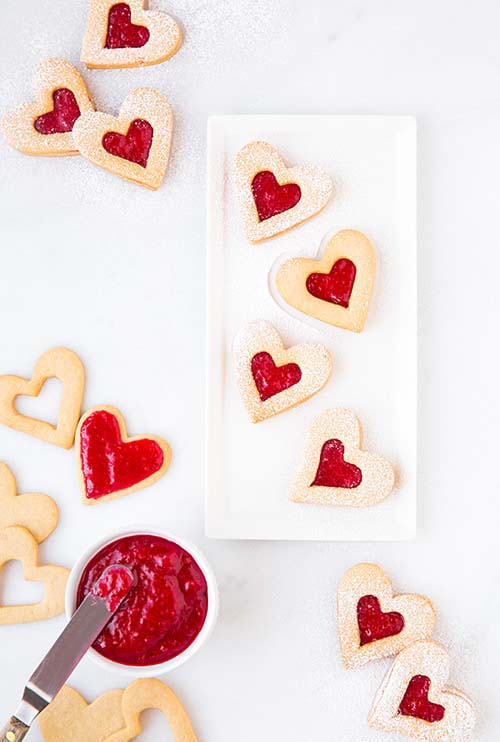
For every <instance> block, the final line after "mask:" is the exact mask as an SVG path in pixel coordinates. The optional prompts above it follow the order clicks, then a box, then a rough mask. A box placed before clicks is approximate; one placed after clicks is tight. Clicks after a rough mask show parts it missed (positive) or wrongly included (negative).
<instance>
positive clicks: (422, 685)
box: [398, 675, 445, 724]
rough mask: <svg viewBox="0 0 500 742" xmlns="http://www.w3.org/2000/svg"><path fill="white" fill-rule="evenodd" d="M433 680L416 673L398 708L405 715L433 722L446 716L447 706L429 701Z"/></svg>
mask: <svg viewBox="0 0 500 742" xmlns="http://www.w3.org/2000/svg"><path fill="white" fill-rule="evenodd" d="M430 687H431V681H430V679H429V678H428V677H426V676H425V675H415V676H414V677H413V678H412V679H411V680H410V683H409V685H408V688H407V689H406V692H405V694H404V696H403V700H402V701H401V703H400V705H399V709H398V713H399V714H403V716H414V717H416V718H417V719H422V720H423V721H428V722H429V723H431V724H432V723H433V722H435V721H441V719H443V718H444V714H445V708H444V706H441V704H439V703H432V702H431V701H429V697H428V696H429V690H430Z"/></svg>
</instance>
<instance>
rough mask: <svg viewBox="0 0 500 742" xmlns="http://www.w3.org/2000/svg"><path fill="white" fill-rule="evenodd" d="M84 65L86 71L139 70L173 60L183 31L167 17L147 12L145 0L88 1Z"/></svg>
mask: <svg viewBox="0 0 500 742" xmlns="http://www.w3.org/2000/svg"><path fill="white" fill-rule="evenodd" d="M89 1H90V5H89V15H88V19H87V28H86V31H85V36H84V38H83V44H82V54H81V59H82V62H85V64H86V65H87V67H140V66H145V65H150V64H159V63H160V62H164V61H165V60H166V59H169V57H172V56H173V55H174V54H175V53H176V51H177V50H178V49H179V47H180V45H181V43H182V31H181V29H180V26H179V24H178V23H176V21H175V20H174V19H173V18H171V17H170V16H169V15H167V14H166V13H161V12H159V11H152V10H145V8H146V7H147V1H146V0H126V2H117V0H89Z"/></svg>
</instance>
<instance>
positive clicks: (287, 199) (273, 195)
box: [252, 170, 302, 222]
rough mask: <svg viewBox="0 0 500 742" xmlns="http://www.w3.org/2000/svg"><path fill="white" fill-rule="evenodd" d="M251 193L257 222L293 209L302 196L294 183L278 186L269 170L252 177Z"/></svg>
mask: <svg viewBox="0 0 500 742" xmlns="http://www.w3.org/2000/svg"><path fill="white" fill-rule="evenodd" d="M252 193H253V198H254V201H255V206H256V208H257V214H258V215H259V222H263V221H264V220H265V219H270V218H271V217H272V216H276V214H281V213H282V212H283V211H288V209H291V208H293V207H294V206H295V205H296V204H298V202H299V201H300V197H301V195H302V194H301V191H300V187H299V186H298V185H297V184H296V183H286V184H285V185H280V184H279V183H278V181H277V180H276V178H275V177H274V173H272V172H271V171H270V170H263V171H262V172H260V173H257V175H255V176H254V179H253V180H252Z"/></svg>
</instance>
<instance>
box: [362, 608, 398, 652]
mask: <svg viewBox="0 0 500 742" xmlns="http://www.w3.org/2000/svg"><path fill="white" fill-rule="evenodd" d="M357 615H358V628H359V644H360V646H361V647H363V646H364V645H365V644H370V643H371V642H376V641H378V640H379V639H385V638H386V637H388V636H395V635H396V634H400V633H401V632H402V631H403V629H404V625H405V622H404V618H403V616H402V615H401V613H397V612H396V611H391V612H390V613H383V612H382V610H381V608H380V601H379V599H378V598H376V597H375V595H363V597H362V598H360V599H359V601H358V607H357Z"/></svg>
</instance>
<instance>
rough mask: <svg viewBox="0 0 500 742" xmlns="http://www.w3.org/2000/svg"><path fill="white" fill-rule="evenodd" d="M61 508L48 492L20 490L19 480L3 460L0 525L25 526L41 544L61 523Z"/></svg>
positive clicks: (1, 465) (0, 526) (0, 484)
mask: <svg viewBox="0 0 500 742" xmlns="http://www.w3.org/2000/svg"><path fill="white" fill-rule="evenodd" d="M57 520H58V510H57V505H56V504H55V502H54V500H53V499H52V498H51V497H49V496H48V495H41V494H38V493H36V494H35V493H29V494H24V495H20V494H18V493H17V484H16V479H15V477H14V475H13V473H12V472H11V470H10V469H9V467H8V466H7V464H4V463H1V462H0V528H7V527H9V526H23V527H24V528H26V529H27V530H28V531H29V532H30V533H31V534H32V535H33V536H34V537H35V539H36V540H37V541H38V543H39V544H40V543H41V542H42V541H45V539H46V538H47V536H50V534H51V533H52V531H53V530H54V529H55V527H56V526H57Z"/></svg>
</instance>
